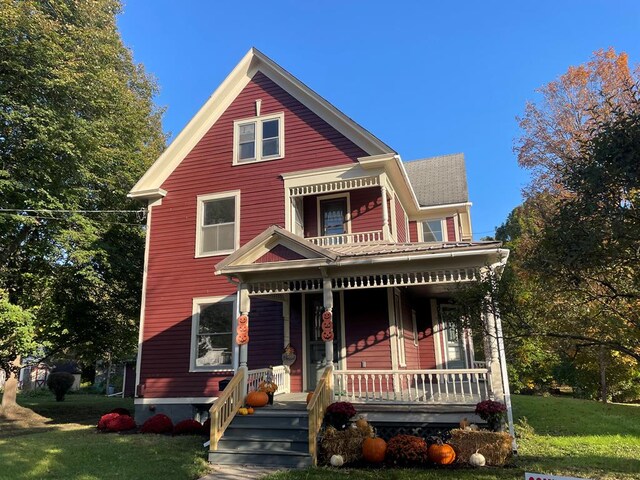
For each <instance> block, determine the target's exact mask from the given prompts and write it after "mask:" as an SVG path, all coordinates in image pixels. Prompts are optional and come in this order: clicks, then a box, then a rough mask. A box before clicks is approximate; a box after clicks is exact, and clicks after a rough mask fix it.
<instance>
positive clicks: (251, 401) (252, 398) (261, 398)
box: [244, 392, 269, 407]
mask: <svg viewBox="0 0 640 480" xmlns="http://www.w3.org/2000/svg"><path fill="white" fill-rule="evenodd" d="M244 403H246V404H247V405H249V406H250V407H264V406H265V405H266V404H267V403H269V396H268V395H267V394H266V393H265V392H250V393H249V394H248V395H247V398H245V400H244Z"/></svg>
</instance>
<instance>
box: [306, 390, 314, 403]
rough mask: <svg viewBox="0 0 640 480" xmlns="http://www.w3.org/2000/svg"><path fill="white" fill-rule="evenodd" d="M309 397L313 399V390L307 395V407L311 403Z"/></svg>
mask: <svg viewBox="0 0 640 480" xmlns="http://www.w3.org/2000/svg"><path fill="white" fill-rule="evenodd" d="M311 397H313V390H311V391H310V392H309V393H307V405H309V402H310V401H311Z"/></svg>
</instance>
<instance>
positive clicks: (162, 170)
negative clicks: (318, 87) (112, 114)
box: [129, 48, 395, 198]
mask: <svg viewBox="0 0 640 480" xmlns="http://www.w3.org/2000/svg"><path fill="white" fill-rule="evenodd" d="M257 72H262V73H263V74H264V75H266V76H267V77H268V78H269V79H271V80H272V81H273V82H275V83H276V84H277V85H278V86H280V87H281V88H282V89H284V90H285V91H286V92H287V93H289V94H290V95H292V96H293V97H294V98H296V99H297V100H298V101H299V102H300V103H302V104H303V105H305V106H306V107H307V108H309V110H311V111H312V112H314V113H315V114H316V115H318V116H319V117H320V118H322V119H323V120H324V121H325V122H327V123H328V124H329V125H331V126H332V127H333V128H335V129H336V130H338V131H339V132H340V133H342V134H343V135H344V136H345V137H347V138H348V139H350V140H351V141H352V142H353V143H355V144H356V145H358V146H359V147H360V148H362V149H363V150H364V151H365V152H367V153H368V154H369V155H381V154H388V153H395V152H394V151H393V149H391V147H389V146H388V145H386V144H385V143H384V142H382V141H381V140H380V139H378V138H377V137H376V136H374V135H373V134H372V133H371V132H369V131H368V130H366V129H365V128H363V127H362V126H360V125H359V124H357V123H356V122H354V121H353V120H352V119H351V118H349V117H348V116H346V115H345V114H344V113H342V112H341V111H340V110H338V109H337V108H336V107H334V106H333V105H331V104H330V103H329V102H328V101H327V100H325V99H324V98H322V97H321V96H320V95H318V94H317V93H316V92H314V91H313V90H311V89H310V88H309V87H307V86H306V85H305V84H304V83H302V82H301V81H300V80H298V79H297V78H296V77H294V76H293V75H291V74H290V73H289V72H287V71H286V70H285V69H284V68H282V67H281V66H280V65H278V64H277V63H275V62H274V61H273V60H271V59H270V58H269V57H267V56H266V55H265V54H263V53H262V52H260V51H258V50H257V49H256V48H251V49H250V50H249V51H248V52H247V54H246V55H245V56H244V57H243V59H242V60H241V61H240V63H238V65H236V67H235V68H234V69H233V71H232V72H231V73H230V74H229V75H228V76H227V78H226V79H225V80H224V81H223V82H222V83H221V84H220V86H219V87H218V88H217V89H216V91H215V92H213V94H212V95H211V97H210V98H209V99H208V100H207V102H206V103H205V104H204V105H203V106H202V107H201V108H200V110H199V111H198V113H196V115H195V116H194V117H193V118H192V119H191V120H190V121H189V123H188V124H187V126H186V127H184V129H183V130H182V131H181V132H180V133H179V134H178V136H177V137H176V138H175V139H174V140H173V142H171V145H169V146H168V147H167V149H166V150H165V151H164V152H163V153H162V155H160V157H158V159H157V160H156V161H155V163H154V164H153V165H151V167H150V168H149V169H148V170H147V172H146V173H145V174H144V175H143V176H142V178H141V179H140V180H138V183H136V185H135V186H134V187H133V188H132V189H131V191H130V192H129V196H130V197H134V198H136V197H138V198H150V197H154V196H158V195H160V196H162V195H163V192H161V191H160V190H161V189H160V187H161V186H162V184H163V183H164V181H165V180H166V179H167V177H168V176H169V175H170V174H171V172H173V170H174V169H175V168H176V167H177V166H178V165H179V164H180V162H181V161H182V160H183V159H184V158H185V157H186V156H187V154H188V153H189V152H190V151H191V149H192V148H193V147H194V146H195V145H196V144H197V142H198V141H199V140H200V139H201V138H202V137H203V136H204V135H205V134H206V133H207V131H209V129H210V128H211V126H212V125H213V124H214V123H215V122H216V121H217V120H218V118H220V115H222V113H224V111H225V110H226V108H227V107H228V106H229V105H230V104H231V102H232V101H233V100H234V99H235V98H236V97H237V96H238V94H239V93H240V92H241V91H242V89H243V88H244V87H245V86H246V85H247V84H248V83H249V81H251V78H253V76H254V75H255V74H256V73H257ZM164 194H166V192H164Z"/></svg>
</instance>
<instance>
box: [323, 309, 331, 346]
mask: <svg viewBox="0 0 640 480" xmlns="http://www.w3.org/2000/svg"><path fill="white" fill-rule="evenodd" d="M322 340H324V341H325V342H331V341H332V340H333V314H332V313H331V310H325V311H324V313H323V314H322Z"/></svg>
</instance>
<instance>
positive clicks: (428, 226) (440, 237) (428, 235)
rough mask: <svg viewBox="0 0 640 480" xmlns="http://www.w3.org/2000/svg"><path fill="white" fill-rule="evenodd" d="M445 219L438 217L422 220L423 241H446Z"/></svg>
mask: <svg viewBox="0 0 640 480" xmlns="http://www.w3.org/2000/svg"><path fill="white" fill-rule="evenodd" d="M442 224H443V221H442V219H440V218H438V219H437V220H425V221H424V222H422V241H423V242H443V241H444V233H443V231H444V229H443V228H442Z"/></svg>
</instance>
